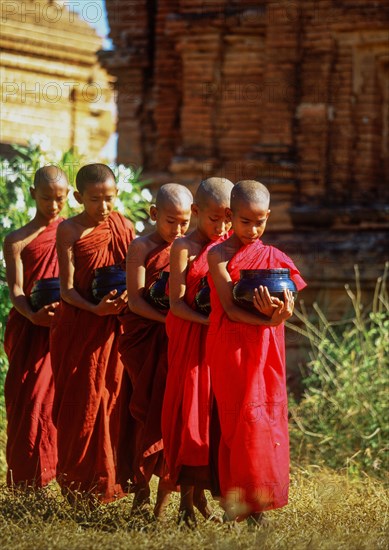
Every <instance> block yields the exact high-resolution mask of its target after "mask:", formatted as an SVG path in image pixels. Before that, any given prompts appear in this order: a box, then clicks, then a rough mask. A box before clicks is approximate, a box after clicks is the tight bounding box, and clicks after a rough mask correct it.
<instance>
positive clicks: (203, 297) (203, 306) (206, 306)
mask: <svg viewBox="0 0 389 550" xmlns="http://www.w3.org/2000/svg"><path fill="white" fill-rule="evenodd" d="M210 294H211V289H210V288H209V286H208V280H207V277H203V278H202V279H201V281H200V285H199V290H198V291H197V294H196V296H195V304H196V309H197V311H198V312H199V313H202V314H203V315H206V316H207V317H208V315H209V314H210V313H211V296H210Z"/></svg>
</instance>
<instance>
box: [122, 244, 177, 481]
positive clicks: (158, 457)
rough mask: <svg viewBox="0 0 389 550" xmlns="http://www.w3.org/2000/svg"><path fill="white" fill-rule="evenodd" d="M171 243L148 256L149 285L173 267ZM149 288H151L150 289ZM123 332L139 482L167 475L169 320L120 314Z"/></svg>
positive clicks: (133, 314)
mask: <svg viewBox="0 0 389 550" xmlns="http://www.w3.org/2000/svg"><path fill="white" fill-rule="evenodd" d="M170 247H171V243H163V244H162V245H160V246H157V247H156V248H155V249H154V250H152V251H151V253H150V254H149V255H148V256H147V258H146V260H145V268H146V281H145V289H149V288H150V286H151V285H152V284H153V283H154V282H155V281H156V280H157V278H158V275H159V273H160V271H169V257H170ZM146 292H147V290H146ZM120 320H121V322H122V325H123V334H122V335H121V336H120V341H119V351H120V354H121V357H122V361H123V364H124V366H125V368H126V370H127V372H128V374H129V377H130V379H131V383H132V396H131V401H130V411H131V414H132V416H133V418H134V419H135V421H136V427H135V448H136V450H135V455H134V462H133V467H134V472H135V482H137V483H139V481H140V480H141V479H142V478H144V480H145V481H146V482H149V481H150V478H151V476H152V475H153V474H155V475H157V476H159V477H166V474H167V468H166V463H165V460H164V456H163V442H162V433H161V412H162V401H163V395H164V391H165V383H166V374H167V336H166V330H165V324H164V323H159V322H158V321H153V320H151V319H147V318H145V317H141V316H140V315H137V314H136V313H133V312H132V311H129V312H128V313H126V314H125V315H121V316H120Z"/></svg>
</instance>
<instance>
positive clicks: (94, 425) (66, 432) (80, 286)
mask: <svg viewBox="0 0 389 550" xmlns="http://www.w3.org/2000/svg"><path fill="white" fill-rule="evenodd" d="M133 238H134V230H133V226H132V224H131V222H129V221H128V220H127V219H126V218H124V217H123V216H122V215H121V214H119V213H117V212H113V213H112V214H111V215H110V216H109V218H108V220H107V221H106V222H104V223H102V224H100V225H98V226H97V227H96V228H94V230H93V231H92V232H91V233H89V234H87V235H86V236H85V237H82V238H81V239H80V240H78V241H77V242H76V243H75V244H74V247H73V250H74V261H75V275H74V286H75V288H76V290H77V291H78V292H79V293H80V295H82V296H83V297H85V298H87V299H91V283H92V280H93V277H94V273H93V272H94V269H96V268H98V267H102V266H108V265H113V264H121V263H123V264H124V260H125V257H126V253H127V248H128V245H129V243H130V241H131V240H132V239H133ZM120 332H121V327H120V323H119V320H118V317H117V316H116V315H105V316H101V317H100V316H97V315H94V314H93V313H89V312H88V311H85V310H83V309H79V308H77V307H74V306H72V305H70V304H68V303H66V302H63V301H62V302H61V304H60V306H59V311H58V314H57V315H56V317H55V322H54V324H53V327H52V331H51V354H52V364H53V373H54V381H55V400H54V407H53V418H54V422H55V424H56V426H57V430H58V432H57V436H58V468H57V478H58V482H59V483H60V485H61V486H62V488H64V489H65V488H71V489H76V490H81V491H85V492H90V493H93V494H95V495H96V496H98V497H99V498H100V500H102V501H105V502H108V501H109V500H112V499H113V498H115V497H117V496H122V488H121V486H120V484H119V482H121V483H124V482H125V479H123V475H124V474H122V472H121V471H120V469H121V467H122V465H121V464H120V456H118V453H120V444H121V440H122V439H123V438H125V437H127V435H128V434H125V433H123V430H125V428H126V427H128V418H126V416H125V415H126V414H127V410H128V399H129V395H125V394H124V391H123V389H125V390H126V391H128V386H127V385H126V383H125V382H126V381H125V380H124V381H123V365H122V362H121V360H120V358H119V352H118V341H119V335H120ZM123 384H124V385H123ZM123 467H124V466H123Z"/></svg>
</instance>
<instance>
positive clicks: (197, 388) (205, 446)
mask: <svg viewBox="0 0 389 550" xmlns="http://www.w3.org/2000/svg"><path fill="white" fill-rule="evenodd" d="M214 244H216V243H213V242H212V243H210V244H208V245H207V246H206V247H204V249H203V250H202V251H201V253H200V254H199V255H198V256H197V258H195V260H194V261H193V262H192V264H191V265H190V266H189V268H188V272H187V276H186V293H185V302H186V303H187V304H188V305H189V306H190V307H192V308H194V307H195V305H194V298H195V296H196V293H197V291H198V288H199V285H200V281H201V279H202V277H204V276H205V275H206V274H207V272H208V263H207V253H208V250H209V249H210V248H211V246H214ZM166 330H167V334H168V338H169V343H168V376H167V382H166V390H165V397H164V402H163V410H162V436H163V441H164V447H165V455H166V461H167V463H168V468H169V473H170V476H171V478H172V480H173V481H174V482H184V480H183V479H182V477H181V478H180V473H181V470H182V467H183V466H185V467H188V466H190V467H193V466H194V467H202V469H201V468H199V469H198V470H197V472H196V470H195V469H193V468H192V469H190V470H188V469H186V468H185V469H186V472H185V482H189V479H187V478H188V477H191V478H192V479H193V484H194V483H195V482H198V483H201V484H204V483H205V484H209V481H210V480H209V479H206V478H207V477H208V478H209V473H208V474H207V473H206V471H204V467H205V468H208V467H209V460H210V456H209V455H210V451H209V429H210V418H211V406H212V397H211V385H210V374H209V367H208V365H207V363H206V361H205V342H206V336H207V330H208V327H207V326H206V325H202V324H200V323H192V322H190V321H186V320H184V319H181V318H180V317H177V316H176V315H174V314H173V313H171V312H169V313H168V316H167V320H166Z"/></svg>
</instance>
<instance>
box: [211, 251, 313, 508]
mask: <svg viewBox="0 0 389 550" xmlns="http://www.w3.org/2000/svg"><path fill="white" fill-rule="evenodd" d="M270 268H289V269H290V272H291V278H292V279H293V280H294V282H295V284H296V286H297V288H298V289H299V290H300V289H302V288H304V287H305V286H306V285H305V282H304V281H303V279H302V278H301V276H300V274H299V272H298V270H297V268H296V267H295V265H294V263H293V262H292V260H291V259H290V258H288V256H286V255H285V254H284V253H283V252H281V251H280V250H278V249H276V248H274V247H272V246H266V245H264V244H263V243H262V242H261V241H256V242H255V243H253V244H249V245H247V246H244V247H242V248H241V249H240V250H239V251H238V252H237V254H236V255H235V256H234V257H233V258H232V259H231V260H230V262H229V264H228V271H229V273H230V276H231V279H232V281H233V282H236V281H238V279H239V275H240V274H239V271H240V270H241V269H270ZM209 278H210V279H211V277H209ZM210 286H211V306H212V313H211V318H210V327H209V331H208V340H207V359H208V362H209V365H210V369H211V378H212V388H213V391H214V394H215V398H216V401H217V405H218V411H219V418H220V425H221V442H220V448H219V475H220V487H221V493H222V496H223V497H224V498H227V499H228V493H229V492H230V491H232V490H235V492H236V491H237V492H238V494H236V493H235V495H234V496H233V497H232V498H234V499H238V500H239V501H241V502H245V503H247V504H248V505H249V507H250V509H251V511H252V512H260V511H263V510H269V509H272V508H280V507H282V506H284V505H286V504H287V502H288V488H289V436H288V403H287V392H286V376H285V342H284V325H283V324H282V325H280V326H278V327H265V326H254V325H249V324H246V323H236V322H232V321H230V320H229V319H228V317H227V315H226V314H225V312H224V309H223V307H222V305H221V302H220V300H219V297H218V295H217V293H216V290H215V287H214V285H213V281H212V280H210Z"/></svg>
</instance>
